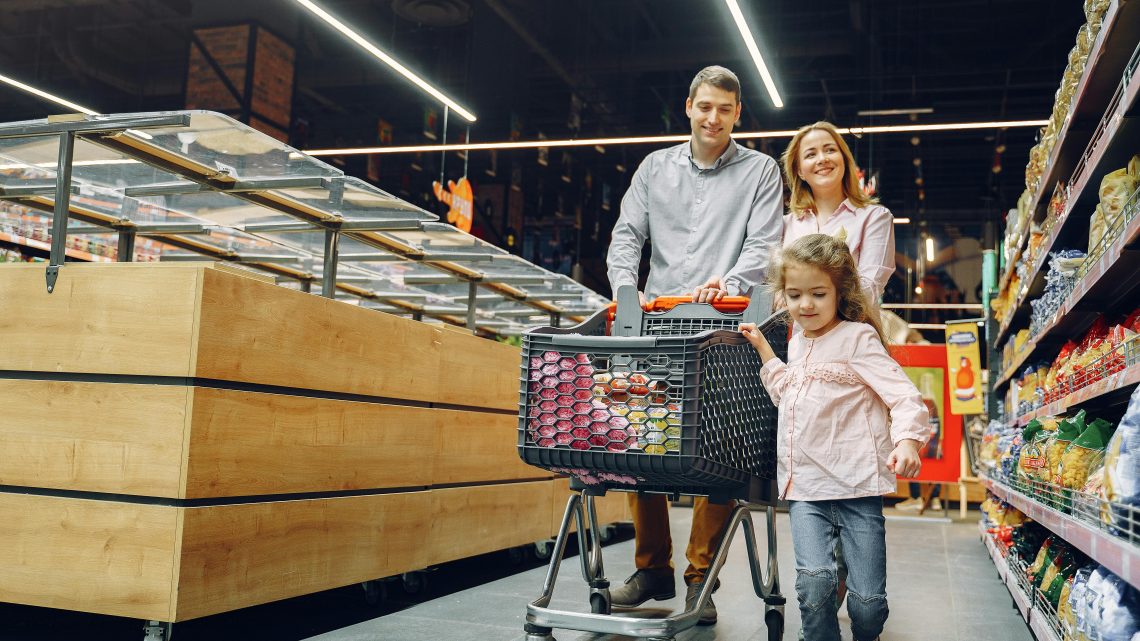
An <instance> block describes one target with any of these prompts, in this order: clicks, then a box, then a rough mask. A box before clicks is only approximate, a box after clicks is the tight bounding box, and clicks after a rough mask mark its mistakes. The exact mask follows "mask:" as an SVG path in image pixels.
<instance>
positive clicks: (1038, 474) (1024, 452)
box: [1017, 419, 1050, 485]
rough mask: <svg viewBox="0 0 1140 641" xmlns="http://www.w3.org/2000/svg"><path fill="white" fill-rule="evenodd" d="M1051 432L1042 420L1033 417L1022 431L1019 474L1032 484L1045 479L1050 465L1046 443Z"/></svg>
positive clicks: (1018, 465)
mask: <svg viewBox="0 0 1140 641" xmlns="http://www.w3.org/2000/svg"><path fill="white" fill-rule="evenodd" d="M1049 434H1050V432H1047V431H1045V429H1044V428H1043V427H1042V424H1041V421H1039V420H1037V419H1033V420H1032V421H1029V425H1027V426H1026V427H1025V429H1024V430H1022V431H1021V440H1022V442H1023V445H1022V446H1021V453H1020V454H1019V455H1018V464H1017V475H1018V477H1019V478H1021V479H1023V480H1024V481H1025V482H1027V483H1028V484H1030V485H1033V484H1034V483H1035V482H1036V481H1041V480H1045V478H1046V476H1045V475H1046V474H1048V472H1047V469H1048V468H1047V465H1048V458H1047V450H1046V444H1047V443H1048V441H1049Z"/></svg>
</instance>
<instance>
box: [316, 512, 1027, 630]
mask: <svg viewBox="0 0 1140 641" xmlns="http://www.w3.org/2000/svg"><path fill="white" fill-rule="evenodd" d="M892 512H893V510H892V509H889V508H888V510H887V514H888V515H889V516H890V515H891V514H892ZM670 516H671V518H670V521H671V525H672V528H673V532H674V536H673V538H674V543H675V545H676V550H675V552H674V559H675V560H676V559H683V558H684V546H685V544H686V543H687V539H688V537H687V536H685V533H687V532H688V530H689V525H690V522H691V518H692V511H691V510H689V509H687V508H677V507H673V508H671V512H670ZM753 519H754V520H755V522H756V524H757V526H758V528H759V529H760V532H762V531H763V513H762V512H756V513H754V514H753ZM776 529H777V541H778V542H779V544H780V545H779V553H778V556H779V562H780V578H781V583H782V585H783V588H784V593H785V595H786V596H787V597H788V601H789V606H788V608H787V610H786V626H787V631H786V632H785V634H784V639H786V640H788V641H792V640H794V639H795V637H796V632H797V631H798V630H799V623H800V617H799V612H798V610H797V609H796V607H795V603H796V600H795V587H794V583H795V569H794V568H795V564H794V561H793V556H792V547H791V539H790V538H789V537H790V534H789V531H788V517H787V514H777V520H776ZM760 538H761V541H763V534H760ZM760 545H764V544H763V542H761V543H760ZM887 555H888V571H887V592H888V598H889V600H890V608H891V616H890V619H889V620H888V621H887V628H886V631H885V632H884V633H883V637H882V639H883V641H910V640H914V641H974V640H977V639H986V640H987V641H1032V639H1033V637H1032V635H1031V633H1030V632H1029V629H1028V628H1027V627H1026V625H1025V623H1024V622H1023V621H1022V620H1021V619H1020V617H1019V616H1018V614H1017V613H1016V611H1015V610H1014V609H1013V608H1012V607H1011V600H1010V596H1009V592H1007V591H1006V588H1005V586H1003V585H1002V583H1001V582H1000V580H999V579H998V576H997V572H996V571H995V569H994V567H993V562H992V561H991V560H990V558H989V556H988V554H987V553H986V549H985V547H984V546H983V545H982V544H981V542H980V541H979V540H978V527H977V513H976V512H972V513H971V515H970V517H969V518H968V519H967V520H965V521H947V520H945V519H914V518H904V519H896V518H890V520H889V522H888V524H887ZM603 558H604V560H605V567H606V574H607V575H608V576H609V578H610V580H611V581H613V582H615V583H616V582H618V581H622V580H624V578H625V577H626V576H627V575H628V574H629V573H630V572H632V570H633V541H632V540H628V541H623V542H621V543H616V544H614V545H610V546H607V547H606V548H605V551H604V556H603ZM679 565H680V564H679ZM682 569H683V565H681V566H680V567H679V568H678V572H677V583H678V586H682V585H683V583H682V580H681V570H682ZM545 574H546V568H545V567H542V568H536V569H533V570H529V571H526V572H522V573H520V574H516V575H514V576H510V577H507V578H504V579H501V580H498V581H493V582H491V583H488V584H485V585H482V586H480V587H478V588H473V589H470V590H466V591H463V592H457V593H455V594H451V595H448V596H445V597H441V598H438V599H435V600H433V601H428V602H425V603H422V604H419V605H416V606H414V607H411V608H408V609H405V610H401V611H399V612H396V613H394V614H390V615H387V616H383V617H380V618H377V619H373V620H370V621H365V622H363V623H360V624H357V625H353V626H350V627H347V628H343V629H341V630H337V631H335V632H330V633H327V634H323V635H320V636H317V637H313V638H312V639H311V640H310V641H376V640H381V639H382V640H385V641H387V640H392V641H440V640H444V639H446V640H447V641H522V640H523V639H524V638H525V635H524V634H523V633H522V626H523V620H524V615H525V612H526V604H527V603H528V602H529V601H531V600H532V599H534V598H535V597H536V596H538V594H539V592H540V591H541V589H542V582H543V579H544V578H545ZM721 579H722V583H723V585H722V587H721V589H720V591H719V592H717V593H716V597H715V601H716V605H717V609H718V611H719V614H720V621H719V623H717V625H715V626H710V627H697V628H693V629H691V630H687V631H686V632H684V633H682V634H681V635H679V636H678V637H677V641H712V640H714V639H720V640H732V641H746V640H747V641H751V640H757V641H760V640H766V639H767V638H768V636H767V631H766V628H765V627H764V622H763V610H762V608H761V605H762V602H761V601H760V600H759V599H757V598H756V596H755V594H754V593H753V592H752V587H751V578H750V575H749V570H748V566H747V553H746V551H745V548H744V538H743V536H741V535H738V537H737V539H735V540H734V545H733V547H732V549H731V550H730V553H729V560H728V562H727V563H726V564H725V567H724V569H723V570H722V572H721ZM683 595H684V590H683V589H680V590H678V597H677V598H676V599H674V600H672V601H665V602H650V603H651V604H653V605H654V607H653V608H647V609H645V610H642V611H641V615H642V616H646V615H656V616H665V615H666V614H667V610H668V609H672V608H681V607H683V605H684V604H683ZM551 607H554V608H557V609H562V610H575V611H588V610H589V607H588V605H587V590H586V587H585V583H584V582H583V581H582V577H581V572H580V570H579V564H578V559H577V557H572V558H569V559H566V561H564V562H563V564H562V569H561V572H560V574H559V580H558V583H557V584H556V588H555V594H554V600H553V602H552V604H551ZM840 625H841V627H843V628H844V639H848V640H849V639H850V638H851V637H850V628H849V627H848V626H849V620H848V619H847V616H846V612H845V611H840ZM554 636H555V638H556V639H558V641H587V640H589V641H624V640H625V639H627V637H616V636H608V635H595V634H589V633H582V632H576V631H571V630H555V633H554Z"/></svg>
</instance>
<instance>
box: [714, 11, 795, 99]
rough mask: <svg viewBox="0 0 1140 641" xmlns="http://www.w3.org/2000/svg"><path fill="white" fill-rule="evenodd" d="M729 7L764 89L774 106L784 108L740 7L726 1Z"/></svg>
mask: <svg viewBox="0 0 1140 641" xmlns="http://www.w3.org/2000/svg"><path fill="white" fill-rule="evenodd" d="M724 1H725V4H727V5H728V11H729V13H731V14H732V19H733V20H734V21H735V22H736V28H737V29H740V36H741V37H742V38H744V46H746V47H748V53H749V54H750V55H751V56H752V62H754V63H755V64H756V69H757V70H758V71H759V72H760V78H761V80H763V81H764V88H765V89H767V90H768V96H769V97H771V98H772V104H773V105H775V106H776V108H777V109H780V108H782V107H783V106H784V101H783V100H781V99H780V92H779V91H777V90H776V82H775V81H774V80H772V74H771V73H769V72H768V65H766V64H764V58H763V57H762V56H761V55H760V48H759V47H757V46H756V38H753V37H752V30H751V29H749V28H748V23H747V22H745V20H744V14H743V13H741V11H740V5H738V4H737V3H736V0H724Z"/></svg>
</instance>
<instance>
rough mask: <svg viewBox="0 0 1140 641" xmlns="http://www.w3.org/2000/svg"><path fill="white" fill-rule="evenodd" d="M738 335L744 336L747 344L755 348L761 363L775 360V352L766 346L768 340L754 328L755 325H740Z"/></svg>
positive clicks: (769, 346)
mask: <svg viewBox="0 0 1140 641" xmlns="http://www.w3.org/2000/svg"><path fill="white" fill-rule="evenodd" d="M740 333H741V334H744V338H747V339H748V342H749V343H752V346H753V347H755V348H756V351H757V353H759V354H760V362H761V363H767V362H768V361H770V360H772V359H773V358H776V352H774V351H772V346H771V345H769V344H768V339H767V338H764V334H763V332H761V331H760V330H759V329H757V328H756V323H741V324H740Z"/></svg>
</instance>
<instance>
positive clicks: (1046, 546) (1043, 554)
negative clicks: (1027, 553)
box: [1025, 536, 1063, 585]
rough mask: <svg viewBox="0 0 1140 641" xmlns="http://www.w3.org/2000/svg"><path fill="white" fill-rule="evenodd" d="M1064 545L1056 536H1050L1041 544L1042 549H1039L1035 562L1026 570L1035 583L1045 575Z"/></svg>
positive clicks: (1026, 573)
mask: <svg viewBox="0 0 1140 641" xmlns="http://www.w3.org/2000/svg"><path fill="white" fill-rule="evenodd" d="M1062 545H1063V543H1062V541H1061V539H1059V538H1057V537H1055V536H1050V537H1049V538H1047V539H1045V542H1044V543H1042V544H1041V549H1040V550H1038V551H1037V557H1036V558H1034V559H1033V563H1032V564H1030V566H1029V567H1028V568H1026V570H1025V576H1027V577H1029V580H1030V581H1032V582H1033V585H1038V583H1039V581H1038V579H1039V578H1040V577H1041V576H1043V574H1044V572H1045V569H1046V568H1048V567H1049V564H1050V563H1052V562H1053V558H1054V557H1055V556H1057V551H1058V550H1059V549H1060V548H1061V546H1062Z"/></svg>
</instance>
